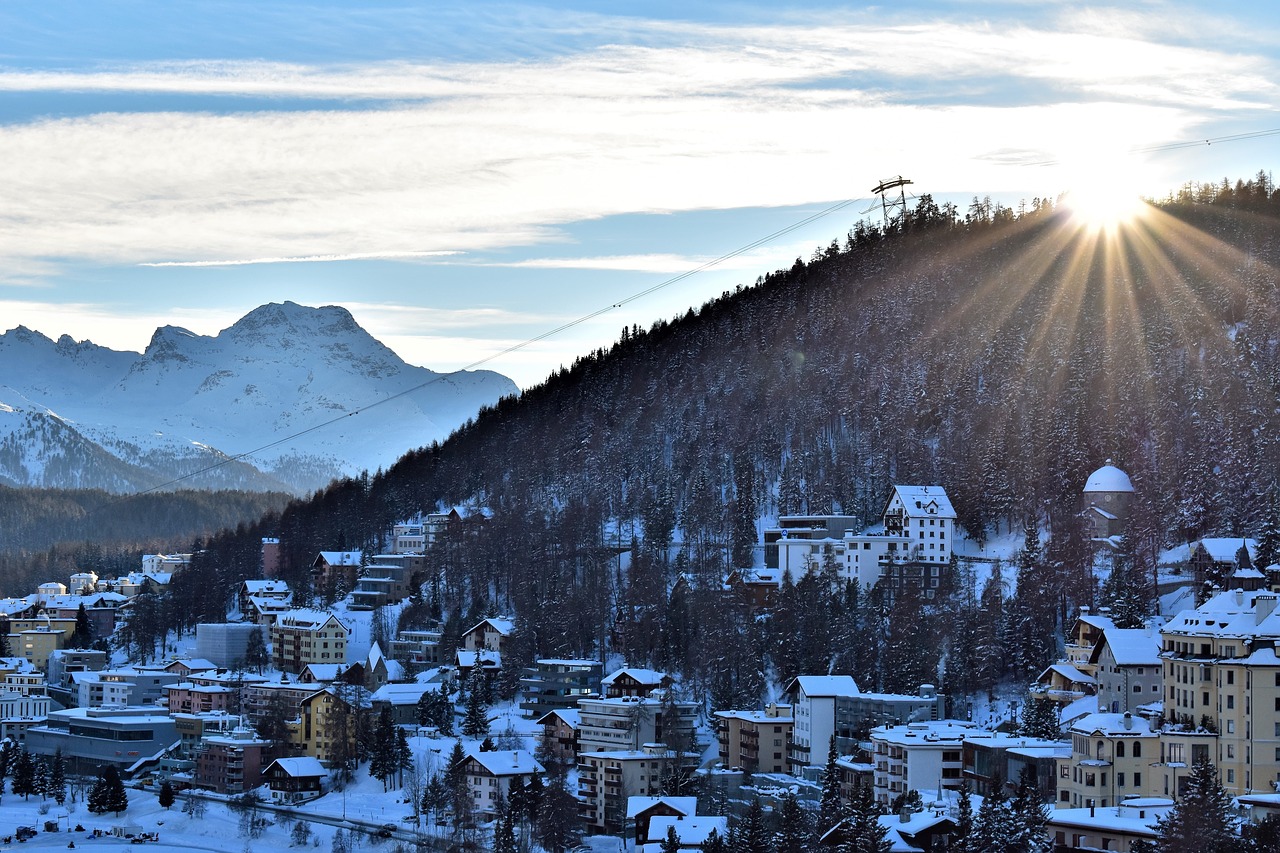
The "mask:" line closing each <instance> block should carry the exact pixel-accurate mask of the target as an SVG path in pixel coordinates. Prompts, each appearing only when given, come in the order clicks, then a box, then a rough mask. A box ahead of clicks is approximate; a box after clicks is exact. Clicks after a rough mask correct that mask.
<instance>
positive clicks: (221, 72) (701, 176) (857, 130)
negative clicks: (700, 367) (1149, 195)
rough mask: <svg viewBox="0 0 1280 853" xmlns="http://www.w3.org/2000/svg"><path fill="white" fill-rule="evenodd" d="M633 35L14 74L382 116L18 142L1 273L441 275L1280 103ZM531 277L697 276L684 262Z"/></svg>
mask: <svg viewBox="0 0 1280 853" xmlns="http://www.w3.org/2000/svg"><path fill="white" fill-rule="evenodd" d="M1140 20H1141V21H1143V22H1144V23H1149V18H1142V19H1140ZM616 26H618V27H619V28H620V29H621V28H623V27H624V26H631V27H632V28H633V29H636V30H642V31H643V38H642V39H637V40H635V42H636V43H630V44H624V43H619V44H613V45H605V46H599V47H594V48H591V49H589V50H584V51H581V52H578V53H572V54H568V55H557V56H553V57H551V58H543V59H537V60H529V61H523V62H468V63H406V62H382V63H367V64H361V65H354V64H346V65H333V66H320V65H305V64H296V63H295V64H289V63H271V62H181V63H167V64H142V65H132V66H127V67H125V66H121V67H114V68H103V69H98V70H92V71H84V72H81V71H47V70H31V69H11V70H8V71H0V91H10V92H50V93H57V92H107V91H113V92H160V93H171V94H187V95H210V94H214V95H246V96H253V97H259V98H260V97H276V98H281V99H299V98H309V99H355V100H359V101H367V102H368V103H361V104H358V105H356V107H355V108H351V109H344V110H306V109H289V110H285V109H282V110H279V111H253V112H230V113H227V114H215V113H210V112H166V113H160V112H152V113H137V114H135V113H101V114H96V115H86V116H82V117H76V118H62V119H55V120H37V121H31V122H27V123H22V124H10V125H4V126H0V185H3V186H4V187H5V192H4V194H3V195H2V196H0V222H3V223H4V224H5V227H4V228H2V229H0V268H4V267H5V266H8V267H9V268H11V269H13V268H15V267H16V266H19V265H23V266H24V267H25V268H26V269H28V270H31V269H36V268H33V267H32V266H31V265H32V264H36V263H51V262H54V263H56V259H68V260H73V261H74V260H88V261H92V262H97V263H122V264H142V265H147V266H157V267H163V266H232V265H241V264H268V263H319V262H324V261H336V260H352V259H370V258H387V259H403V260H415V259H423V260H429V259H431V258H434V257H439V256H442V255H446V254H448V253H457V252H468V253H471V252H480V251H484V250H486V249H491V248H494V247H512V246H528V245H533V244H537V243H541V242H545V241H549V240H555V239H558V238H559V237H560V236H561V235H560V234H559V232H558V228H559V226H562V225H564V224H566V223H571V222H577V221H583V220H591V219H597V218H602V217H607V216H610V215H614V214H620V213H635V212H665V211H685V210H701V209H715V208H731V207H756V206H783V205H793V204H802V203H806V202H809V201H812V200H814V199H829V198H832V197H833V195H839V194H840V193H837V192H833V188H839V189H840V190H842V191H843V192H844V193H846V194H847V195H848V196H859V195H865V194H866V189H865V187H868V186H870V185H871V184H872V183H873V182H874V179H876V178H878V177H881V176H884V175H891V174H896V173H899V172H902V171H904V170H906V169H908V168H909V169H910V170H911V172H912V176H913V177H914V178H915V179H916V181H917V185H920V186H926V187H930V188H933V189H934V190H935V191H941V190H944V189H948V188H956V189H958V188H964V187H974V186H981V187H985V188H987V189H989V190H990V191H1000V190H1022V189H1026V188H1027V187H1028V186H1031V187H1033V188H1035V189H1043V190H1044V191H1046V192H1056V191H1058V190H1060V189H1064V188H1065V187H1063V186H1060V185H1054V184H1053V183H1052V181H1053V180H1054V178H1055V175H1054V174H1051V173H1047V172H1046V171H1045V170H1043V169H1041V170H1039V171H1037V172H1035V173H1034V174H1029V173H1028V172H1027V171H1026V170H1025V167H1021V166H1018V165H1016V164H1012V163H1010V162H1009V161H1008V160H1007V159H1002V158H1001V157H999V156H998V155H997V153H996V152H1007V151H1019V150H1022V151H1041V150H1043V151H1045V152H1046V157H1045V158H1044V159H1052V158H1055V157H1059V156H1061V155H1062V153H1063V152H1068V151H1070V150H1073V147H1074V146H1076V145H1077V143H1079V142H1080V141H1081V140H1086V141H1087V140H1089V139H1090V138H1099V137H1105V138H1106V139H1107V140H1109V141H1114V142H1117V144H1120V145H1124V146H1134V145H1139V144H1150V143H1154V142H1166V141H1169V140H1171V139H1178V138H1182V137H1184V136H1185V135H1186V134H1187V133H1188V130H1189V128H1192V127H1193V126H1195V125H1197V124H1198V123H1201V122H1204V121H1206V120H1207V119H1209V118H1212V116H1213V115H1214V112H1215V111H1219V110H1232V111H1236V113H1237V114H1238V111H1239V110H1242V109H1259V110H1264V109H1265V110H1272V109H1274V108H1275V107H1276V106H1277V105H1280V91H1278V90H1277V87H1276V84H1275V83H1273V82H1272V81H1273V80H1275V79H1277V77H1280V74H1278V73H1277V69H1276V68H1275V66H1274V62H1273V61H1272V60H1271V59H1270V58H1269V57H1268V56H1266V55H1262V54H1258V53H1245V52H1232V51H1228V50H1211V49H1205V48H1193V47H1188V46H1186V45H1184V44H1181V43H1176V44H1175V43H1169V42H1162V41H1160V40H1159V39H1158V38H1157V37H1155V36H1152V35H1150V32H1152V31H1154V30H1152V29H1144V28H1143V27H1141V26H1139V24H1138V23H1135V22H1134V20H1133V19H1124V20H1119V19H1117V20H1114V21H1112V26H1111V29H1109V30H1108V31H1107V32H1106V33H1105V34H1103V35H1094V34H1092V33H1090V32H1086V31H1084V30H1083V29H1081V28H1079V27H1076V28H1071V27H1066V28H1061V27H1060V28H1057V29H1052V30H1051V29H1048V28H1043V27H1041V28H1037V27H1034V26H1030V25H1024V24H1014V25H1004V26H996V25H990V24H986V23H965V22H959V23H957V22H955V21H925V22H921V23H915V24H910V23H898V24H895V25H893V26H883V25H874V24H868V23H865V22H852V23H851V22H849V21H848V20H845V21H843V22H842V21H840V20H836V21H834V22H832V23H828V24H823V25H817V24H813V25H806V24H795V25H789V26H774V27H764V26H710V25H693V24H673V23H661V24H660V23H655V22H638V23H632V24H629V25H625V24H622V23H617V24H616ZM922 81H928V85H929V87H930V88H929V91H930V98H931V100H930V102H929V103H923V102H921V100H920V98H919V97H918V92H919V89H920V87H921V85H923V82H922ZM1008 89H1014V90H1016V91H1017V97H1016V99H1015V98H1014V97H1013V96H1012V95H1009V94H1008V92H1007V91H1006V90H1008ZM232 106H233V105H229V107H228V109H230V108H232ZM290 106H295V107H296V106H297V104H293V103H291V104H290ZM890 128H891V129H892V132H886V129H890ZM944 142H945V144H943V143H944ZM855 166H856V169H855ZM855 171H856V173H857V175H858V176H859V177H857V178H853V177H852V175H853V173H854V172H855ZM517 263H518V265H520V266H525V267H539V266H540V267H543V268H561V269H569V268H577V269H599V270H640V271H646V272H658V273H662V272H678V271H683V269H685V268H687V264H686V262H685V259H683V258H679V257H677V256H674V255H661V254H650V255H618V256H603V257H590V258H581V259H568V260H559V259H550V258H540V259H535V260H531V261H521V262H517ZM37 274H38V269H37ZM31 278H32V276H31V275H30V274H28V276H27V279H28V280H30V279H31Z"/></svg>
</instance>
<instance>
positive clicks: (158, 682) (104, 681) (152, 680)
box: [73, 666, 180, 708]
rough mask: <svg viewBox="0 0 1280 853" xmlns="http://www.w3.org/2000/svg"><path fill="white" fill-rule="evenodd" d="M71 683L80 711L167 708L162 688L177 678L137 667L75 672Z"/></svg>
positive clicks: (177, 679)
mask: <svg viewBox="0 0 1280 853" xmlns="http://www.w3.org/2000/svg"><path fill="white" fill-rule="evenodd" d="M73 680H74V681H75V683H76V687H77V702H78V704H79V706H80V707H81V708H124V707H130V706H151V707H154V706H157V705H160V706H164V707H167V704H166V703H167V700H168V694H167V693H166V692H165V688H166V687H169V686H170V685H173V684H177V683H178V681H179V680H180V676H178V675H177V674H176V673H172V672H165V671H164V670H163V669H160V668H158V667H141V666H139V667H121V668H120V669H104V670H101V671H100V672H79V673H76V674H75V675H74V676H73Z"/></svg>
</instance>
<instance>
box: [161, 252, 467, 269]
mask: <svg viewBox="0 0 1280 853" xmlns="http://www.w3.org/2000/svg"><path fill="white" fill-rule="evenodd" d="M456 254H458V253H457V252H444V251H439V252H348V253H347V254H345V255H306V256H303V257H297V258H244V259H236V260H229V261H142V262H140V263H139V264H138V266H140V267H239V266H247V265H250V264H315V263H329V262H332V261H386V260H397V261H403V260H412V259H416V258H439V257H444V256H448V255H456Z"/></svg>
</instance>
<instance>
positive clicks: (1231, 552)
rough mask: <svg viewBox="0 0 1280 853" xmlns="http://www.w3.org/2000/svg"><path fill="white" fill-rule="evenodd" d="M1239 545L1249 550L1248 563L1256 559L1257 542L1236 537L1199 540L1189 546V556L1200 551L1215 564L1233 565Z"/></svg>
mask: <svg viewBox="0 0 1280 853" xmlns="http://www.w3.org/2000/svg"><path fill="white" fill-rule="evenodd" d="M1241 545H1243V546H1245V547H1246V548H1248V549H1249V560H1250V561H1253V560H1255V559H1257V557H1258V540H1256V539H1242V538H1240V537H1238V536H1236V537H1229V538H1212V537H1211V538H1207V539H1201V540H1199V541H1198V542H1195V543H1193V544H1192V545H1191V554H1192V556H1195V553H1196V551H1197V550H1202V551H1204V552H1205V553H1206V554H1208V555H1209V559H1211V560H1213V561H1214V562H1215V563H1234V562H1235V561H1236V552H1237V551H1239V550H1240V546H1241Z"/></svg>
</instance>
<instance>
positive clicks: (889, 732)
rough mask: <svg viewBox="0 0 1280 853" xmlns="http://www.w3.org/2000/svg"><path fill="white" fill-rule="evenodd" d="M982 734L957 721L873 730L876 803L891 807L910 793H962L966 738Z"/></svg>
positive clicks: (884, 727)
mask: <svg viewBox="0 0 1280 853" xmlns="http://www.w3.org/2000/svg"><path fill="white" fill-rule="evenodd" d="M980 731H981V730H980V729H978V727H977V726H976V725H975V724H973V723H965V722H959V721H956V720H938V721H935V722H930V723H909V724H907V725H905V726H881V727H880V728H876V729H872V730H871V744H872V751H873V760H874V764H875V769H874V771H873V772H872V785H873V786H874V789H875V799H876V802H877V803H880V804H882V805H889V804H891V803H892V802H893V801H894V800H895V799H897V798H898V797H900V796H902V795H903V794H905V793H906V792H907V791H937V790H939V788H942V789H947V790H959V788H960V785H961V783H962V782H963V776H964V741H965V738H967V737H971V736H972V735H974V734H976V733H978V732H980Z"/></svg>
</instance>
